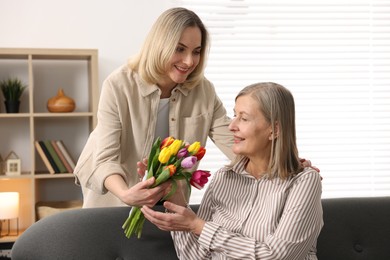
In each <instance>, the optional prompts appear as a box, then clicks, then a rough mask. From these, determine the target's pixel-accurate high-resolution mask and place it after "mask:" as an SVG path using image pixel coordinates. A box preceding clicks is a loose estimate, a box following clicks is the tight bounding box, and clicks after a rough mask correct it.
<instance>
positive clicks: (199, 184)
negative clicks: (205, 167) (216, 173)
mask: <svg viewBox="0 0 390 260" xmlns="http://www.w3.org/2000/svg"><path fill="white" fill-rule="evenodd" d="M210 176H211V174H210V171H202V170H197V171H194V173H193V174H192V177H191V180H190V183H191V185H192V186H194V187H195V188H197V189H199V190H201V189H202V188H203V187H204V185H205V184H206V183H207V182H208V181H209V177H210Z"/></svg>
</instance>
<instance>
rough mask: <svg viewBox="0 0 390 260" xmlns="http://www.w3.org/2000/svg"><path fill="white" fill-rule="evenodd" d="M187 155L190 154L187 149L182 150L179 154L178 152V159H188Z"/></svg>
mask: <svg viewBox="0 0 390 260" xmlns="http://www.w3.org/2000/svg"><path fill="white" fill-rule="evenodd" d="M187 154H188V151H187V148H185V147H184V148H181V149H180V150H179V152H177V155H176V156H177V158H179V159H180V158H183V157H186V156H187Z"/></svg>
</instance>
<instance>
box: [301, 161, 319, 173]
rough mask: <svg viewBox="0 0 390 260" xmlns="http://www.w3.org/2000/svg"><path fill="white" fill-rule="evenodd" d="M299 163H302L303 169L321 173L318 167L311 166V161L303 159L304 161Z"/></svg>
mask: <svg viewBox="0 0 390 260" xmlns="http://www.w3.org/2000/svg"><path fill="white" fill-rule="evenodd" d="M299 161H300V162H301V164H302V166H303V167H310V168H312V169H314V170H315V171H316V172H318V173H320V169H319V168H317V167H316V166H313V165H311V161H310V160H306V159H304V158H302V159H299Z"/></svg>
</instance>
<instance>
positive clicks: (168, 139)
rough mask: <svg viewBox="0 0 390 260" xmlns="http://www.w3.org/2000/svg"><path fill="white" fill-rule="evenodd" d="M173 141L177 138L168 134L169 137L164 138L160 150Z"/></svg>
mask: <svg viewBox="0 0 390 260" xmlns="http://www.w3.org/2000/svg"><path fill="white" fill-rule="evenodd" d="M173 141H175V138H173V137H172V136H168V137H167V138H165V139H164V140H162V142H161V145H160V150H162V149H164V148H165V147H168V146H170V145H171V143H173Z"/></svg>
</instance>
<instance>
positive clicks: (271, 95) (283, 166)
mask: <svg viewBox="0 0 390 260" xmlns="http://www.w3.org/2000/svg"><path fill="white" fill-rule="evenodd" d="M246 95H248V96H250V97H252V98H253V99H254V100H256V101H258V104H259V107H258V108H259V110H260V112H261V113H262V114H263V115H264V117H265V118H266V120H267V121H268V123H270V125H271V127H272V133H276V138H273V139H272V148H271V156H270V161H269V165H268V171H267V172H268V173H267V175H268V178H270V179H273V178H281V179H286V178H288V177H289V176H292V175H295V174H297V173H299V172H301V171H302V166H301V163H300V161H299V157H298V148H297V144H296V130H295V103H294V97H293V95H292V94H291V92H290V91H289V90H288V89H287V88H285V87H283V86H282V85H279V84H276V83H273V82H263V83H256V84H252V85H250V86H247V87H245V88H244V89H242V90H241V91H240V92H239V93H238V95H237V97H236V99H235V100H237V98H239V97H241V96H246ZM241 158H242V156H238V157H237V159H236V160H235V162H237V161H238V160H240V159H241Z"/></svg>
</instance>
